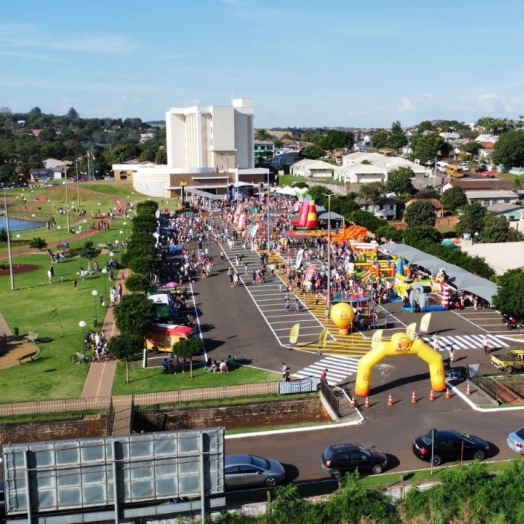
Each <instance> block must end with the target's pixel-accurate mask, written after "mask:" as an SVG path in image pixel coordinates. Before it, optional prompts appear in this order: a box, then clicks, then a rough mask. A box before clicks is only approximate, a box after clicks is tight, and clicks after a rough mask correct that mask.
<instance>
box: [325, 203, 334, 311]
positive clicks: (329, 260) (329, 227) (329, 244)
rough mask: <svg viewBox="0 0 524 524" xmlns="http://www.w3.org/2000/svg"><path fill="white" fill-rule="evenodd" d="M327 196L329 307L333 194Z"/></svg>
mask: <svg viewBox="0 0 524 524" xmlns="http://www.w3.org/2000/svg"><path fill="white" fill-rule="evenodd" d="M326 196H327V198H328V246H327V250H328V253H327V254H328V256H327V259H328V278H327V285H328V293H327V308H328V309H329V308H330V306H331V197H332V196H333V195H326Z"/></svg>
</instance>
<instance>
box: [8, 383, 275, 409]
mask: <svg viewBox="0 0 524 524" xmlns="http://www.w3.org/2000/svg"><path fill="white" fill-rule="evenodd" d="M278 393H279V382H264V383H260V384H240V385H237V386H218V387H211V388H195V389H184V390H180V391H163V392H159V393H144V394H140V395H132V396H129V395H126V396H122V397H93V398H73V399H63V400H47V401H41V402H21V403H19V404H0V417H6V418H8V417H19V416H22V415H46V414H48V413H68V412H71V413H85V412H88V411H104V412H108V413H109V414H110V415H111V413H112V412H113V410H114V408H115V405H119V404H121V403H122V402H124V403H128V402H129V400H131V401H132V404H133V405H134V406H151V405H155V404H178V403H180V402H195V401H206V400H214V399H223V398H234V397H250V396H257V395H277V394H278Z"/></svg>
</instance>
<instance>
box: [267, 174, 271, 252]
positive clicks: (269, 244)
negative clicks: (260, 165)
mask: <svg viewBox="0 0 524 524" xmlns="http://www.w3.org/2000/svg"><path fill="white" fill-rule="evenodd" d="M270 254H271V217H270V214H269V169H268V171H267V256H268V260H269V255H270Z"/></svg>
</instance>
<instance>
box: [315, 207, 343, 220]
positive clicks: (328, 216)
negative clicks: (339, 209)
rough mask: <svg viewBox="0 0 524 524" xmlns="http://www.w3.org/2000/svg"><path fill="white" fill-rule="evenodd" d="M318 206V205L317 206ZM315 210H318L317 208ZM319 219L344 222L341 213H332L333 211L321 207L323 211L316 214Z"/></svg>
mask: <svg viewBox="0 0 524 524" xmlns="http://www.w3.org/2000/svg"><path fill="white" fill-rule="evenodd" d="M317 207H318V206H317ZM317 212H319V210H318V209H317ZM318 219H319V220H340V221H341V222H344V217H343V216H342V215H339V214H338V213H334V212H333V211H331V212H329V211H326V210H325V209H323V212H322V213H320V214H319V215H318Z"/></svg>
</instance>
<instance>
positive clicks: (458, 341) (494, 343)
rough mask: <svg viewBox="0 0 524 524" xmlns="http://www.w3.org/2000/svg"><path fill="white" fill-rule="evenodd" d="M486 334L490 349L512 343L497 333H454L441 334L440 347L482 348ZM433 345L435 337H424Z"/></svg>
mask: <svg viewBox="0 0 524 524" xmlns="http://www.w3.org/2000/svg"><path fill="white" fill-rule="evenodd" d="M484 336H486V338H487V339H488V342H489V349H490V350H494V349H501V348H508V347H510V345H509V344H508V343H507V342H505V341H504V340H502V339H500V338H499V337H497V336H496V335H480V334H479V335H454V336H449V337H446V336H440V335H439V349H440V350H446V351H447V350H449V349H451V347H452V346H453V347H454V349H455V350H459V349H482V348H483V339H484ZM422 339H423V340H424V341H425V342H427V343H428V344H429V345H430V346H431V347H433V343H434V341H433V337H431V336H427V337H422Z"/></svg>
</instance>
